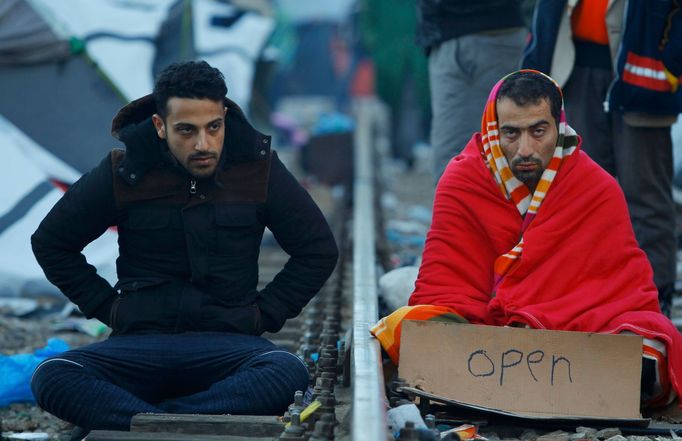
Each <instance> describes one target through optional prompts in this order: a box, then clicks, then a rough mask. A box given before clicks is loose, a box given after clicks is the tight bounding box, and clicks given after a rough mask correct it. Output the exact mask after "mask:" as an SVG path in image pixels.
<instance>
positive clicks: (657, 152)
mask: <svg viewBox="0 0 682 441" xmlns="http://www.w3.org/2000/svg"><path fill="white" fill-rule="evenodd" d="M612 79H613V77H612V73H611V71H610V70H606V69H598V68H590V67H581V66H575V67H574V69H573V73H572V74H571V77H570V78H569V80H568V82H567V83H566V86H565V87H564V96H565V99H566V118H567V120H568V123H569V125H571V126H572V127H573V128H575V130H576V131H577V132H578V134H579V135H581V136H582V138H583V145H582V149H583V151H584V152H586V153H587V154H588V155H590V157H591V158H592V159H594V160H595V161H596V162H597V163H598V164H599V165H600V166H602V167H603V168H604V169H605V170H606V171H608V172H609V173H611V174H612V175H613V176H615V177H616V178H617V179H618V183H619V184H620V186H621V188H622V189H623V193H625V199H626V200H627V203H628V208H629V210H630V218H631V220H632V226H633V228H634V231H635V236H636V237H637V241H638V243H639V246H640V247H641V248H642V249H643V250H644V252H645V253H646V255H647V257H648V258H649V262H651V266H652V267H653V270H654V281H655V283H656V286H657V287H658V289H659V293H660V294H664V293H663V291H665V290H672V288H673V286H674V283H675V279H676V260H677V256H676V253H677V246H676V242H675V209H674V203H673V198H672V176H673V156H672V140H671V136H670V127H633V126H631V125H629V124H627V123H626V122H625V121H624V120H623V115H622V113H619V112H618V111H617V109H612V110H614V111H612V112H610V113H605V112H604V107H603V102H604V99H605V97H606V93H607V90H608V87H609V84H610V83H611V81H612Z"/></svg>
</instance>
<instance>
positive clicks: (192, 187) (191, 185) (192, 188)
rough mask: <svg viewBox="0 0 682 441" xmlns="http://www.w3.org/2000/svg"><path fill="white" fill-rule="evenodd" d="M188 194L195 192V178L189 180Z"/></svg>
mask: <svg viewBox="0 0 682 441" xmlns="http://www.w3.org/2000/svg"><path fill="white" fill-rule="evenodd" d="M189 194H197V181H196V180H195V179H190V181H189Z"/></svg>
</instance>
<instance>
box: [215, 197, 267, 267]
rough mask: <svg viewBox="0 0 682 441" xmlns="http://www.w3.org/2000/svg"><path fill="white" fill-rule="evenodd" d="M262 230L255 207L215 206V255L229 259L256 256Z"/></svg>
mask: <svg viewBox="0 0 682 441" xmlns="http://www.w3.org/2000/svg"><path fill="white" fill-rule="evenodd" d="M263 229H264V226H263V225H262V224H261V223H260V222H259V221H258V216H257V212H256V206H255V205H216V207H215V240H214V246H215V252H216V254H219V255H225V256H230V257H240V256H244V255H257V254H258V250H259V247H260V240H261V237H262V235H263Z"/></svg>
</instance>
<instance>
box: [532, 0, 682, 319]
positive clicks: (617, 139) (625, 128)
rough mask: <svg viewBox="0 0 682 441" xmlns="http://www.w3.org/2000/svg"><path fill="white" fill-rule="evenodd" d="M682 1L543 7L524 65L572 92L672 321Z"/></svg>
mask: <svg viewBox="0 0 682 441" xmlns="http://www.w3.org/2000/svg"><path fill="white" fill-rule="evenodd" d="M679 9H680V5H679V2H678V1H676V0H660V1H656V2H651V1H646V0H630V1H626V0H590V1H589V2H588V1H578V0H564V1H547V0H539V1H538V2H537V4H536V10H535V14H534V17H535V19H534V21H533V26H532V30H531V38H530V39H529V42H528V45H527V47H526V50H525V52H524V58H523V61H522V66H523V67H525V68H533V69H537V70H540V71H543V72H546V73H547V74H549V75H551V76H552V77H553V78H555V79H556V80H557V82H558V83H559V84H560V85H561V86H563V90H564V96H565V100H566V113H567V115H568V117H569V118H570V119H571V121H572V122H573V125H574V127H575V129H576V130H577V131H578V133H580V134H581V135H582V136H583V138H584V139H583V140H584V142H583V145H584V151H585V152H586V153H587V154H588V155H590V156H591V157H592V159H594V160H595V161H596V162H597V163H598V164H599V165H600V166H601V167H603V168H604V169H605V170H606V171H608V172H609V173H611V174H612V175H613V176H615V177H616V178H617V179H618V182H619V183H620V185H621V187H622V188H623V192H624V193H625V198H626V200H627V203H628V208H629V211H630V217H631V221H632V225H633V228H634V231H635V235H636V237H637V241H638V242H639V245H640V246H641V247H642V249H643V250H644V251H645V252H646V254H647V257H648V258H649V261H650V262H651V265H652V267H653V269H654V282H655V284H656V287H657V288H658V295H659V302H660V303H661V309H662V310H663V312H664V313H665V314H666V315H668V316H669V315H670V309H671V305H672V297H673V293H674V285H675V279H676V252H677V249H676V243H675V211H674V202H673V199H672V191H671V190H672V176H673V157H672V140H671V136H670V126H671V125H672V124H673V123H674V122H675V121H676V120H677V115H678V113H680V110H681V107H680V106H681V104H682V103H681V102H680V94H679V92H678V90H677V89H678V78H679V76H680V74H682V15H681V14H680V13H679Z"/></svg>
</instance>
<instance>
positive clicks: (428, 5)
mask: <svg viewBox="0 0 682 441" xmlns="http://www.w3.org/2000/svg"><path fill="white" fill-rule="evenodd" d="M520 1H521V0H476V1H472V0H419V8H418V10H417V12H418V14H417V17H418V25H417V44H418V45H420V46H421V47H423V48H424V49H426V51H427V52H428V51H430V50H431V49H432V48H433V47H434V46H437V45H439V44H441V43H442V42H444V41H447V40H450V39H453V38H457V37H461V36H462V35H469V34H475V33H477V32H482V31H490V30H495V29H505V28H514V27H521V26H524V22H523V17H522V15H521V7H520Z"/></svg>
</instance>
